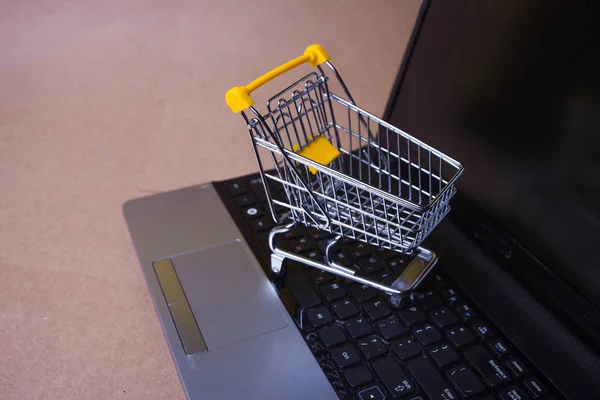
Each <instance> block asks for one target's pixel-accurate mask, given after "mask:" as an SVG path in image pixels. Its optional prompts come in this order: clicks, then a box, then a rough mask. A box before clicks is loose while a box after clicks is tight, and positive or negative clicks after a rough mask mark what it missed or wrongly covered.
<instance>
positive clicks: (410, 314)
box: [398, 306, 427, 326]
mask: <svg viewBox="0 0 600 400" xmlns="http://www.w3.org/2000/svg"><path fill="white" fill-rule="evenodd" d="M398 316H399V317H400V319H401V320H402V322H404V324H405V325H409V326H410V325H415V324H421V323H423V322H425V321H426V320H427V318H426V317H425V315H424V314H423V313H422V312H421V310H419V309H418V308H417V307H414V306H413V307H406V308H403V309H401V310H399V311H398Z"/></svg>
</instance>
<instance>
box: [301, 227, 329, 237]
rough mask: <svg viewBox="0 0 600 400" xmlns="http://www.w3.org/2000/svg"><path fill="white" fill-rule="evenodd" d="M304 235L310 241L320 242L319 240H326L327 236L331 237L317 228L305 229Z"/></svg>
mask: <svg viewBox="0 0 600 400" xmlns="http://www.w3.org/2000/svg"><path fill="white" fill-rule="evenodd" d="M305 233H306V234H307V235H308V236H309V237H310V238H311V239H312V240H321V239H325V238H328V237H329V236H331V234H330V233H329V232H327V231H322V230H320V229H317V228H312V227H311V228H307V229H306V231H305Z"/></svg>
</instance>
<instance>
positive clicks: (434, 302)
mask: <svg viewBox="0 0 600 400" xmlns="http://www.w3.org/2000/svg"><path fill="white" fill-rule="evenodd" d="M417 301H418V302H419V304H420V305H421V307H423V309H425V310H431V309H432V308H435V307H439V306H441V305H442V299H441V298H440V296H438V295H437V294H436V293H434V292H426V293H419V294H418V295H417Z"/></svg>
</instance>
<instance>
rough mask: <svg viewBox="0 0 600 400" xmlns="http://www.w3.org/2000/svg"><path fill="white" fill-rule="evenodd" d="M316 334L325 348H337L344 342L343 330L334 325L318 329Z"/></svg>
mask: <svg viewBox="0 0 600 400" xmlns="http://www.w3.org/2000/svg"><path fill="white" fill-rule="evenodd" d="M317 334H318V335H319V337H320V338H321V341H323V344H324V345H325V346H327V347H333V346H337V345H338V344H342V343H344V342H345V341H346V334H345V333H344V330H343V329H342V328H340V327H339V326H338V325H335V324H333V325H329V326H326V327H325V328H321V329H319V330H318V331H317Z"/></svg>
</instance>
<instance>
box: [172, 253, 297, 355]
mask: <svg viewBox="0 0 600 400" xmlns="http://www.w3.org/2000/svg"><path fill="white" fill-rule="evenodd" d="M171 260H172V262H173V266H174V267H175V271H176V273H177V276H178V277H179V281H180V282H181V285H182V286H183V291H184V292H185V296H186V298H187V300H188V303H189V305H190V307H191V309H192V312H193V314H194V317H195V318H196V322H197V323H198V327H199V328H200V331H201V332H202V336H203V337H204V340H205V342H206V347H207V348H208V351H211V350H215V349H218V348H221V347H225V346H227V345H230V344H232V343H237V342H240V341H242V340H245V339H248V338H252V337H255V336H259V335H262V334H265V333H268V332H272V331H274V330H277V329H281V328H284V327H285V326H287V325H288V320H287V318H286V317H285V315H284V314H283V309H282V305H281V301H280V300H279V298H278V297H277V295H276V294H275V291H274V289H273V288H272V286H271V283H270V282H269V281H268V279H267V278H266V277H265V275H264V274H263V272H262V271H261V270H259V266H258V265H256V263H255V262H254V260H253V258H251V257H250V255H249V254H248V253H247V252H246V249H245V248H244V246H243V245H242V244H241V243H240V242H237V241H236V242H228V243H223V244H220V245H217V246H214V247H210V248H207V249H202V250H198V251H195V252H192V253H187V254H182V255H179V256H175V257H172V258H171Z"/></svg>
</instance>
